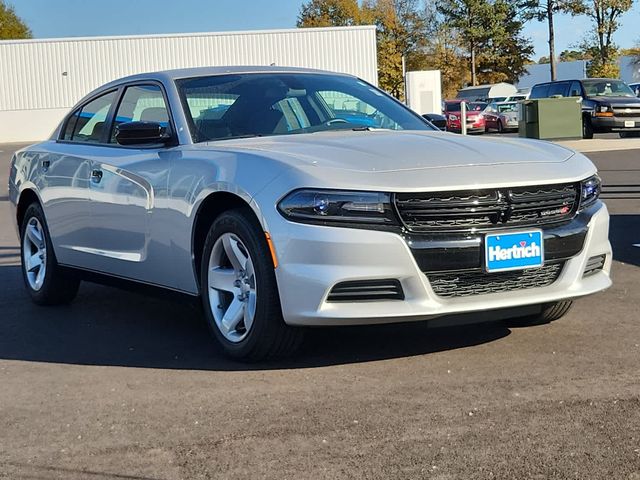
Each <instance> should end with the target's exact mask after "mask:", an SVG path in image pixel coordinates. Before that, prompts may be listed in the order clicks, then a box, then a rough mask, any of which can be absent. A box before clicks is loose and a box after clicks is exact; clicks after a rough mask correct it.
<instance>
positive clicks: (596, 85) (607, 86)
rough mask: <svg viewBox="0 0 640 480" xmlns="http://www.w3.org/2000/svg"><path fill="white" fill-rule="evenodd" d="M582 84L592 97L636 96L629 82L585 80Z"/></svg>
mask: <svg viewBox="0 0 640 480" xmlns="http://www.w3.org/2000/svg"><path fill="white" fill-rule="evenodd" d="M582 85H583V86H584V90H585V92H586V94H587V95H588V96H590V97H635V94H634V93H633V91H632V90H631V89H630V88H629V87H628V86H627V84H626V83H624V82H621V81H620V80H583V81H582Z"/></svg>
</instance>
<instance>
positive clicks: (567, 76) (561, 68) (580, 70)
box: [516, 60, 587, 88]
mask: <svg viewBox="0 0 640 480" xmlns="http://www.w3.org/2000/svg"><path fill="white" fill-rule="evenodd" d="M556 77H557V80H581V79H583V78H587V61H586V60H575V61H573V62H558V63H556ZM550 81H551V67H550V66H549V64H548V63H541V64H537V63H534V64H532V65H527V66H526V73H525V74H524V75H522V77H520V80H518V83H517V85H516V86H517V87H518V88H531V87H533V86H534V85H535V84H537V83H544V82H550Z"/></svg>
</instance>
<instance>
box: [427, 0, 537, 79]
mask: <svg viewBox="0 0 640 480" xmlns="http://www.w3.org/2000/svg"><path fill="white" fill-rule="evenodd" d="M436 1H437V3H436V5H437V10H438V12H439V13H440V14H441V15H442V17H443V18H444V21H445V22H446V23H447V24H448V25H450V26H451V27H452V28H454V29H455V30H456V31H457V32H458V35H459V37H460V39H461V41H462V42H463V43H464V45H465V48H466V51H467V54H468V56H469V67H470V72H471V84H472V85H477V84H478V80H479V79H481V80H482V81H503V80H509V81H516V80H517V78H518V77H519V76H520V75H521V74H522V73H523V72H524V65H525V64H526V62H527V61H528V59H529V56H530V55H531V54H532V53H533V47H532V46H531V42H530V41H529V40H528V39H527V38H525V37H523V36H522V30H523V27H524V23H523V19H521V18H520V17H521V16H520V9H521V5H520V3H519V2H518V1H517V0H436Z"/></svg>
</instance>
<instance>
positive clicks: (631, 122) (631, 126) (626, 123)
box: [624, 120, 636, 128]
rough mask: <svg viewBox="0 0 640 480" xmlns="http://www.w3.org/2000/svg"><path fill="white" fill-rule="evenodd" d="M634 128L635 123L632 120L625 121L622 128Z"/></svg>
mask: <svg viewBox="0 0 640 480" xmlns="http://www.w3.org/2000/svg"><path fill="white" fill-rule="evenodd" d="M635 126H636V122H635V121H634V120H625V121H624V128H633V127H635Z"/></svg>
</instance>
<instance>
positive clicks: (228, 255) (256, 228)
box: [200, 209, 303, 361]
mask: <svg viewBox="0 0 640 480" xmlns="http://www.w3.org/2000/svg"><path fill="white" fill-rule="evenodd" d="M200 271H201V274H200V285H201V294H202V301H203V306H204V311H205V318H206V320H207V325H208V326H209V330H210V331H211V333H212V335H213V337H214V338H215V339H216V340H217V342H218V343H219V344H220V346H222V348H223V350H224V352H225V353H226V354H227V355H228V356H230V357H232V358H235V359H239V360H248V361H257V360H264V359H267V358H273V357H283V356H288V355H291V354H292V353H293V352H295V351H296V350H297V349H298V347H299V346H300V344H301V342H302V335H303V332H302V330H301V329H299V328H294V327H290V326H289V325H286V324H285V322H284V319H283V318H282V309H281V306H280V297H279V294H278V286H277V283H276V276H275V269H274V266H273V262H272V257H271V252H270V249H269V245H268V244H267V240H266V237H265V234H264V232H263V231H262V228H260V225H259V224H258V222H257V221H256V220H255V219H254V218H252V215H251V212H249V211H247V210H244V209H238V210H229V211H227V212H224V213H223V214H221V215H220V216H219V217H218V218H216V219H215V221H214V222H213V224H212V225H211V227H210V229H209V233H208V235H207V238H206V240H205V244H204V250H203V255H202V263H201V269H200Z"/></svg>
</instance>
